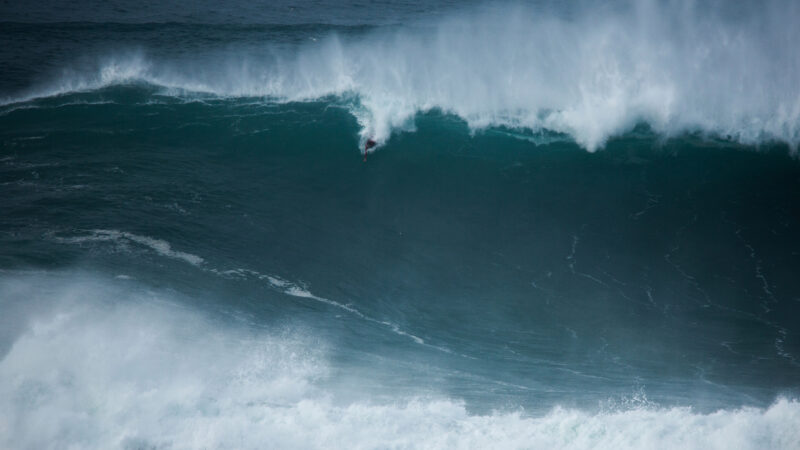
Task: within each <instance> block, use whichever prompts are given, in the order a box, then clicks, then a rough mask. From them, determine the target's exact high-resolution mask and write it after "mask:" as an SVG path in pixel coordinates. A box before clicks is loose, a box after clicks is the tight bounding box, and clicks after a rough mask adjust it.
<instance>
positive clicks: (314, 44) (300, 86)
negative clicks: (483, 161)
mask: <svg viewBox="0 0 800 450" xmlns="http://www.w3.org/2000/svg"><path fill="white" fill-rule="evenodd" d="M582 5H584V4H582ZM585 5H588V3H587V4H585ZM739 7H740V8H743V9H748V8H749V10H747V11H745V13H744V14H736V15H734V14H727V13H726V10H727V9H731V8H732V6H730V5H727V4H725V3H723V2H711V3H705V2H704V3H702V4H700V3H695V2H691V1H672V2H670V1H666V2H656V1H645V2H635V3H628V2H623V3H621V4H617V5H614V6H608V7H602V8H601V7H599V6H596V5H595V6H593V7H588V6H587V7H582V6H581V7H576V8H574V9H564V8H561V9H559V8H557V7H554V6H540V7H536V8H534V7H526V6H519V5H516V6H509V5H505V6H503V7H499V6H495V7H492V8H482V9H479V10H472V11H469V12H464V13H462V14H459V15H452V16H450V17H448V18H445V19H439V20H437V21H436V22H435V23H417V24H414V25H410V26H404V27H384V28H373V29H368V30H366V31H362V32H358V33H349V34H348V33H346V34H337V33H331V32H328V33H327V37H325V38H321V39H319V40H316V39H315V40H308V41H306V42H305V43H302V44H295V46H290V47H291V48H287V46H286V45H274V44H272V43H268V42H264V43H263V44H262V47H264V49H265V50H264V51H259V52H258V54H254V53H253V52H247V51H242V52H238V53H237V51H235V50H231V49H226V51H225V52H221V53H214V52H210V53H208V54H204V55H196V57H193V58H189V60H188V61H180V62H177V61H173V60H171V59H169V58H165V57H160V56H159V55H158V52H157V49H143V50H141V51H135V52H122V51H119V52H116V53H114V54H111V55H110V56H109V57H107V58H105V59H100V60H98V62H97V65H96V67H94V68H91V69H90V68H87V67H82V68H80V69H77V70H71V71H68V72H65V73H64V74H62V75H61V76H59V77H56V79H55V81H53V82H52V83H51V84H49V85H46V86H40V87H39V88H37V89H33V90H31V91H29V92H28V93H26V94H25V95H21V96H17V97H16V98H14V99H10V100H7V101H6V102H5V103H9V102H19V101H26V100H31V99H33V98H36V97H43V96H45V97H46V96H53V95H59V94H63V93H68V92H75V91H85V90H95V89H99V88H102V87H107V86H112V85H119V84H127V83H145V84H150V85H154V86H157V87H159V88H163V89H162V92H161V93H162V94H167V95H181V96H183V95H188V96H192V95H196V94H203V95H212V96H218V97H226V98H227V97H256V98H262V99H264V100H266V101H270V102H273V101H276V102H295V101H308V100H317V99H328V98H330V99H334V101H335V102H338V103H341V104H343V105H344V106H345V107H347V108H348V109H349V110H350V111H351V112H352V114H353V115H354V116H355V117H356V118H357V120H358V122H359V124H360V126H361V130H360V135H361V138H362V144H363V142H364V140H366V139H367V138H373V139H375V140H376V141H378V143H379V144H382V143H385V142H386V141H387V140H388V139H389V138H390V137H391V135H392V133H394V132H397V131H410V130H413V129H414V120H413V119H414V117H415V115H416V114H418V113H420V112H425V111H429V110H432V109H439V110H442V111H444V112H446V113H452V114H455V115H457V116H458V117H460V118H462V119H463V120H465V121H466V122H467V123H468V125H469V126H470V127H471V129H472V130H481V129H484V128H487V127H497V126H500V127H509V128H515V129H524V130H533V131H538V130H543V129H546V130H550V131H554V132H557V133H566V134H568V135H570V136H572V138H573V139H574V140H575V141H576V142H577V143H578V144H580V145H581V146H583V147H585V148H586V149H587V150H589V151H593V150H595V149H598V148H600V147H602V146H603V145H604V144H605V142H606V141H607V140H608V139H609V138H610V137H613V136H616V135H620V134H623V133H625V132H627V131H630V130H631V129H632V128H633V127H635V126H636V125H637V124H640V123H647V124H648V125H649V126H650V127H651V129H653V130H654V131H655V132H657V133H659V134H662V135H664V136H672V135H676V134H681V133H686V132H700V133H704V134H710V135H714V136H720V137H722V138H725V139H731V140H734V141H738V142H741V143H745V144H758V143H762V142H770V141H780V142H785V143H788V144H790V145H791V146H792V147H793V148H796V147H797V145H798V143H800V84H798V83H797V80H798V79H800V53H798V52H797V51H796V45H795V43H796V42H800V31H798V29H797V27H796V26H793V24H794V23H796V22H797V20H798V18H800V6H799V5H798V4H797V3H796V2H783V1H770V2H767V3H766V4H763V5H751V6H747V5H744V6H742V5H740V6H739ZM734 16H736V18H734ZM165 26H167V25H165Z"/></svg>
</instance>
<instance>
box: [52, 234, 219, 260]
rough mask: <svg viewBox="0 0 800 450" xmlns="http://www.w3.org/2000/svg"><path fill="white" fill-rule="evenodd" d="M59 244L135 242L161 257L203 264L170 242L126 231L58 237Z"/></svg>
mask: <svg viewBox="0 0 800 450" xmlns="http://www.w3.org/2000/svg"><path fill="white" fill-rule="evenodd" d="M55 239H56V240H57V241H58V242H64V243H71V244H80V243H82V242H98V241H99V242H103V241H113V242H116V243H118V244H120V243H121V244H125V243H127V242H134V243H136V244H139V245H143V246H145V247H148V248H150V249H151V250H153V251H155V252H156V253H158V254H159V255H161V256H165V257H167V258H172V259H177V260H181V261H183V262H187V263H189V264H191V265H193V266H200V265H202V264H203V262H204V260H203V258H201V257H199V256H197V255H193V254H191V253H186V252H180V251H177V250H173V249H172V245H170V243H169V242H167V241H164V240H162V239H154V238H151V237H148V236H141V235H138V234H133V233H128V232H126V231H118V230H92V232H91V234H90V235H88V236H74V237H58V238H55Z"/></svg>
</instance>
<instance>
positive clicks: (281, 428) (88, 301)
mask: <svg viewBox="0 0 800 450" xmlns="http://www.w3.org/2000/svg"><path fill="white" fill-rule="evenodd" d="M31 281H35V283H31ZM0 294H2V295H1V296H0V298H2V299H3V304H2V307H3V310H4V313H5V314H6V315H5V320H6V321H8V322H9V323H11V322H13V323H14V324H15V326H14V327H12V328H14V330H13V331H9V330H6V331H8V335H6V336H4V340H7V341H8V342H3V343H4V344H10V345H5V346H4V348H3V349H2V352H3V353H2V359H0V408H2V411H3V412H4V413H3V414H2V415H0V445H2V446H3V447H5V448H12V447H13V448H54V447H63V446H75V447H80V448H117V447H122V448H131V449H133V448H198V447H202V448H231V447H235V448H261V447H263V446H264V445H265V443H267V445H269V446H271V447H278V448H331V447H348V448H376V447H390V448H486V447H501V448H530V447H534V448H540V447H541V448H615V449H625V448H678V447H680V448H698V449H700V448H702V449H708V448H720V449H722V448H730V447H736V448H792V447H794V446H795V445H796V443H797V442H798V441H800V432H799V431H798V428H797V427H796V424H797V423H798V420H800V404H798V403H797V402H796V401H794V400H788V399H779V400H778V401H777V402H775V403H774V404H773V405H772V406H770V407H769V408H766V409H760V408H742V409H734V410H720V411H717V412H714V413H710V414H699V413H696V412H693V411H692V410H691V409H689V408H660V407H657V406H655V405H652V404H647V403H642V402H634V406H633V407H631V406H627V407H625V406H622V407H609V408H606V409H604V410H601V411H599V412H588V411H581V410H576V409H564V408H556V409H553V410H551V411H550V412H549V413H546V414H544V415H540V416H532V415H529V414H527V413H525V411H523V410H514V411H495V412H491V413H487V414H474V413H471V412H469V410H468V409H467V408H466V407H465V405H464V403H463V402H461V401H459V400H458V399H453V398H449V397H447V396H435V395H434V396H424V397H413V396H411V397H404V396H398V395H395V396H388V398H387V399H384V400H382V401H372V400H369V399H363V398H361V397H359V396H358V395H357V394H356V393H355V392H344V391H342V389H346V388H343V387H341V386H340V387H337V388H333V387H330V386H328V387H326V384H325V380H326V379H328V378H330V376H331V373H330V370H329V362H328V360H327V357H326V350H325V349H326V344H325V342H322V341H320V340H319V339H316V338H314V336H313V334H312V333H309V332H308V330H304V329H302V328H296V327H295V328H293V327H291V326H285V327H284V328H282V329H279V330H278V329H272V330H269V329H264V328H262V327H254V326H252V325H251V324H249V323H248V322H247V321H242V320H236V319H228V320H225V319H222V318H220V317H216V316H213V315H210V314H206V313H201V312H199V311H198V310H196V309H193V308H189V307H187V306H185V302H184V301H182V300H180V299H176V298H174V294H170V293H165V292H157V291H152V290H150V289H146V288H143V287H142V286H137V284H136V282H135V281H131V280H127V279H123V280H116V281H112V280H108V279H103V278H99V279H98V278H97V277H95V276H89V275H75V274H62V275H56V276H54V275H53V274H49V275H48V274H27V275H25V276H22V277H17V276H14V275H10V274H4V278H3V279H2V280H1V281H0Z"/></svg>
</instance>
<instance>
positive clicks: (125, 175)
mask: <svg viewBox="0 0 800 450" xmlns="http://www.w3.org/2000/svg"><path fill="white" fill-rule="evenodd" d="M337 102H338V100H336V99H332V102H311V103H289V104H270V103H264V102H263V101H250V100H246V99H237V100H231V99H214V98H206V99H199V98H196V99H193V100H186V99H180V98H176V97H171V96H161V95H158V94H157V92H156V91H154V90H153V89H151V88H148V87H129V88H108V89H106V90H101V91H93V92H89V93H83V94H72V95H68V96H61V97H57V98H48V99H42V100H37V101H35V102H32V103H28V104H24V105H22V107H20V105H14V106H11V107H6V108H7V109H6V110H5V111H4V112H3V114H2V116H0V128H2V129H3V130H5V131H3V134H2V142H3V150H2V155H0V156H1V157H2V164H3V165H2V172H0V176H2V179H3V184H2V186H3V189H4V192H5V194H6V195H5V200H4V209H5V211H6V212H7V214H4V216H3V218H2V220H0V225H1V226H2V229H3V236H4V237H3V241H4V247H5V248H6V249H9V250H8V251H7V252H4V254H3V255H2V258H1V259H0V263H1V264H2V267H3V269H4V270H18V269H20V268H24V267H49V268H52V269H67V268H70V267H74V266H75V265H79V266H81V267H85V268H89V269H88V270H90V271H100V272H103V273H110V274H111V275H116V274H123V275H125V276H126V277H132V278H134V279H137V280H142V281H145V282H146V283H148V284H150V283H152V284H154V285H169V286H178V287H180V289H182V290H183V289H185V290H188V291H189V292H193V293H196V294H197V295H198V296H200V297H201V298H202V297H211V299H210V300H208V302H209V303H208V304H209V305H211V306H208V307H210V308H212V309H217V308H222V309H227V308H235V309H242V310H244V311H247V312H248V314H253V315H254V317H257V318H258V319H257V320H259V321H266V322H272V321H280V320H281V319H280V318H283V319H287V320H288V318H292V319H291V320H292V321H296V322H297V321H299V322H300V323H305V324H306V325H305V326H309V327H312V328H314V329H317V328H319V329H322V330H327V331H324V332H323V334H325V333H330V339H334V340H339V339H343V340H344V342H352V343H351V344H347V343H344V344H343V346H342V347H341V348H340V349H338V350H337V352H340V353H337V354H338V355H339V356H337V358H338V357H341V358H343V360H349V359H350V358H353V357H355V356H354V355H355V354H357V353H358V352H367V353H368V354H383V353H387V352H388V353H390V354H404V353H405V352H412V353H413V352H415V351H417V350H419V351H422V352H423V353H424V354H426V355H427V356H425V358H431V361H438V362H437V363H436V364H441V367H446V368H448V369H447V370H455V371H456V372H460V373H464V374H470V375H469V376H468V377H466V378H460V377H459V376H457V375H448V377H446V378H445V379H447V380H453V379H456V380H459V381H457V382H455V384H453V387H452V389H454V390H455V391H457V394H454V395H457V397H459V398H465V399H467V400H468V401H470V402H474V404H475V405H483V406H481V407H491V406H492V405H497V404H498V403H496V402H498V401H501V402H502V400H499V399H500V398H505V397H502V396H501V397H495V396H494V395H493V394H492V395H490V394H487V393H486V392H484V391H483V389H484V387H483V385H482V384H481V383H477V384H475V383H473V382H472V381H470V378H469V377H473V376H477V377H483V378H486V379H490V378H491V379H493V380H496V381H497V382H498V383H501V384H500V385H498V386H503V387H498V388H497V389H499V390H501V391H502V392H504V393H505V394H504V395H512V396H514V398H517V399H518V400H519V402H521V403H522V404H524V405H526V407H530V408H537V407H542V406H544V407H548V406H549V405H552V404H557V403H561V402H563V401H566V400H567V399H569V401H577V402H578V403H580V404H581V405H591V404H596V402H598V401H600V400H603V399H605V398H607V397H608V395H609V393H610V392H617V393H619V395H623V394H624V393H626V392H629V391H630V389H631V386H638V385H645V386H646V387H647V392H648V395H649V398H651V399H653V401H657V402H662V404H663V403H666V404H684V402H689V403H691V404H696V403H695V401H694V400H693V397H694V395H695V393H696V392H704V393H706V394H708V395H707V397H704V398H705V399H707V400H705V402H706V403H705V404H704V405H698V407H708V408H713V407H721V406H727V405H731V404H740V403H741V402H744V403H746V404H748V403H751V402H753V401H754V400H753V399H758V400H757V402H758V404H760V405H765V404H767V403H768V402H771V401H772V400H774V398H775V396H776V395H778V394H779V393H781V392H784V391H785V390H786V389H792V388H793V386H794V384H793V383H794V380H795V379H796V375H797V370H798V368H797V359H796V358H797V355H798V353H800V348H799V347H798V345H800V341H798V340H797V332H798V330H796V324H795V321H794V320H793V319H792V318H793V317H796V315H797V314H798V311H797V308H796V301H795V296H796V292H797V289H798V286H797V282H796V280H795V277H794V272H795V270H794V269H795V268H796V261H795V259H796V253H797V252H798V251H799V250H800V241H799V240H798V236H800V233H798V230H797V226H798V224H797V222H796V221H795V220H793V214H792V211H793V210H794V208H795V206H796V205H797V204H798V200H800V199H798V198H797V192H800V189H798V186H797V183H798V180H799V179H800V178H798V173H800V166H799V165H798V162H797V161H796V159H795V158H794V157H792V156H791V155H790V153H789V150H788V149H787V148H786V147H785V146H784V147H781V146H777V147H774V148H761V149H753V148H742V147H740V146H738V145H735V144H733V143H730V142H724V141H723V142H714V141H709V140H708V139H705V138H702V137H697V136H691V135H689V136H683V137H680V138H676V139H672V140H666V141H664V140H663V139H661V138H660V137H659V136H658V135H656V134H653V133H652V132H648V131H647V129H646V128H640V129H638V131H637V132H636V133H632V134H628V135H625V136H623V137H621V138H618V139H614V140H611V141H609V143H608V146H607V148H606V149H605V150H604V151H602V152H597V153H587V152H586V151H585V150H583V149H582V148H581V147H580V146H578V145H577V144H576V143H574V142H572V141H571V140H570V139H569V138H568V137H565V136H559V135H550V134H524V133H523V134H521V135H520V134H518V133H513V132H511V131H510V130H507V129H502V128H495V129H488V130H486V131H484V132H480V133H476V134H473V133H471V132H470V130H469V127H468V126H467V124H466V123H464V122H463V121H462V120H460V119H459V118H457V117H456V116H451V115H444V114H441V113H437V112H432V113H428V114H424V115H419V116H417V117H416V119H415V121H414V123H413V127H414V130H415V131H414V132H411V133H400V134H397V135H395V136H394V137H393V138H392V140H391V141H389V142H388V143H387V144H386V145H385V146H384V147H382V148H381V149H380V150H379V151H378V152H376V153H374V154H373V155H371V156H370V157H369V158H368V161H367V162H366V163H364V162H362V158H361V155H360V153H359V151H358V149H357V142H358V129H359V128H358V124H357V123H356V121H355V120H354V119H353V116H352V115H351V114H350V113H349V111H348V110H347V109H346V108H344V107H342V106H340V105H338V104H337ZM231 293H235V294H234V295H231ZM220 299H224V301H222V300H220ZM220 302H221V303H220ZM309 311H312V312H313V313H310V314H311V315H308V314H309ZM318 314H319V316H318ZM331 315H332V316H333V317H337V319H336V320H337V321H341V322H336V323H341V326H344V328H340V325H333V324H328V323H327V322H326V321H327V320H328V319H329V317H330V316H331ZM350 327H353V328H350ZM353 333H355V334H353ZM361 334H366V335H369V336H374V337H373V338H372V339H371V342H370V343H369V344H364V343H363V342H361V340H360V338H358V337H357V336H359V335H361ZM353 352H356V353H353ZM398 352H399V353H398ZM709 358H711V359H709ZM745 366H746V367H747V370H743V369H742V367H745ZM498 368H502V370H501V373H502V375H497V370H498ZM698 370H701V371H702V375H698ZM387 376H388V375H387ZM453 377H455V378H453ZM394 379H395V381H394V382H395V383H396V384H398V386H404V389H410V390H413V389H414V388H413V386H419V385H432V386H437V388H439V389H443V390H444V391H448V392H449V390H450V389H451V387H448V386H449V385H450V383H449V382H445V383H443V381H442V380H439V381H436V375H430V374H428V375H426V374H425V373H424V371H418V370H416V369H414V370H410V371H409V372H405V373H404V374H401V375H396V377H395V378H394ZM421 380H426V381H421ZM707 382H711V383H712V384H711V385H710V387H709V386H706V385H705V383H707ZM442 383H443V384H442ZM733 385H736V386H738V387H737V388H736V390H735V391H730V386H733ZM554 386H557V387H558V388H557V389H556V390H557V391H558V392H561V393H560V394H559V393H554V392H551V390H552V389H553V387H554ZM587 386H593V387H592V388H591V389H588V391H589V392H584V391H583V390H584V389H585V388H586V387H587ZM676 386H679V387H676ZM742 386H744V387H742ZM578 392H582V393H580V394H578ZM591 392H597V393H598V394H592V393H591ZM576 399H577V400H576ZM536 405H538V406H536Z"/></svg>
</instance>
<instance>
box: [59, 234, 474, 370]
mask: <svg viewBox="0 0 800 450" xmlns="http://www.w3.org/2000/svg"><path fill="white" fill-rule="evenodd" d="M53 239H54V240H56V241H57V242H61V243H65V244H82V243H85V242H113V243H114V244H116V245H122V246H125V245H127V244H128V243H130V242H133V243H136V244H139V245H142V246H145V247H147V248H150V249H151V250H153V251H155V252H156V253H158V254H159V255H161V256H163V257H166V258H170V259H175V260H178V261H182V262H185V263H189V264H191V265H193V266H196V267H198V268H200V269H202V270H205V271H208V272H210V273H213V274H215V275H219V276H223V277H228V278H230V277H234V278H247V277H255V278H257V279H259V280H263V281H266V282H268V283H269V285H270V286H271V287H272V288H274V289H275V290H277V291H280V292H282V293H284V294H286V295H291V296H292V297H298V298H305V299H310V300H314V301H317V302H320V303H324V304H327V305H330V306H333V307H336V308H339V309H342V310H344V311H347V312H348V313H350V314H352V315H354V316H356V317H358V318H359V319H363V320H366V321H368V322H372V323H375V324H378V325H381V326H385V327H388V328H389V329H390V330H391V331H392V332H393V333H395V334H397V335H399V336H403V337H406V338H408V339H411V340H412V341H414V342H415V343H417V344H419V345H425V346H428V347H431V348H434V349H436V350H439V351H442V352H445V353H451V352H450V350H448V349H446V348H444V347H439V346H436V345H432V344H428V343H426V342H425V340H424V339H422V338H420V337H419V336H415V335H413V334H411V333H409V332H407V331H404V330H402V329H401V328H400V327H399V326H398V325H397V324H394V323H392V322H388V321H385V320H378V319H375V318H373V317H370V316H368V315H365V314H364V313H362V312H361V311H359V310H358V309H356V308H354V307H352V306H350V305H347V304H344V303H340V302H337V301H335V300H331V299H328V298H325V297H320V296H318V295H314V294H312V293H311V292H309V291H308V290H307V289H306V288H304V287H302V286H300V285H298V284H296V283H292V282H291V281H287V280H284V279H282V278H279V277H276V276H274V275H265V274H261V273H259V272H256V271H253V270H249V269H231V270H220V269H216V268H214V267H209V266H208V265H206V264H205V260H204V259H203V258H201V257H200V256H197V255H194V254H191V253H186V252H181V251H177V250H173V249H172V245H171V244H170V243H169V242H167V241H164V240H162V239H156V238H152V237H148V236H142V235H138V234H134V233H130V232H127V231H119V230H92V231H91V234H89V235H85V236H71V237H53ZM462 356H463V355H462Z"/></svg>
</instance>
